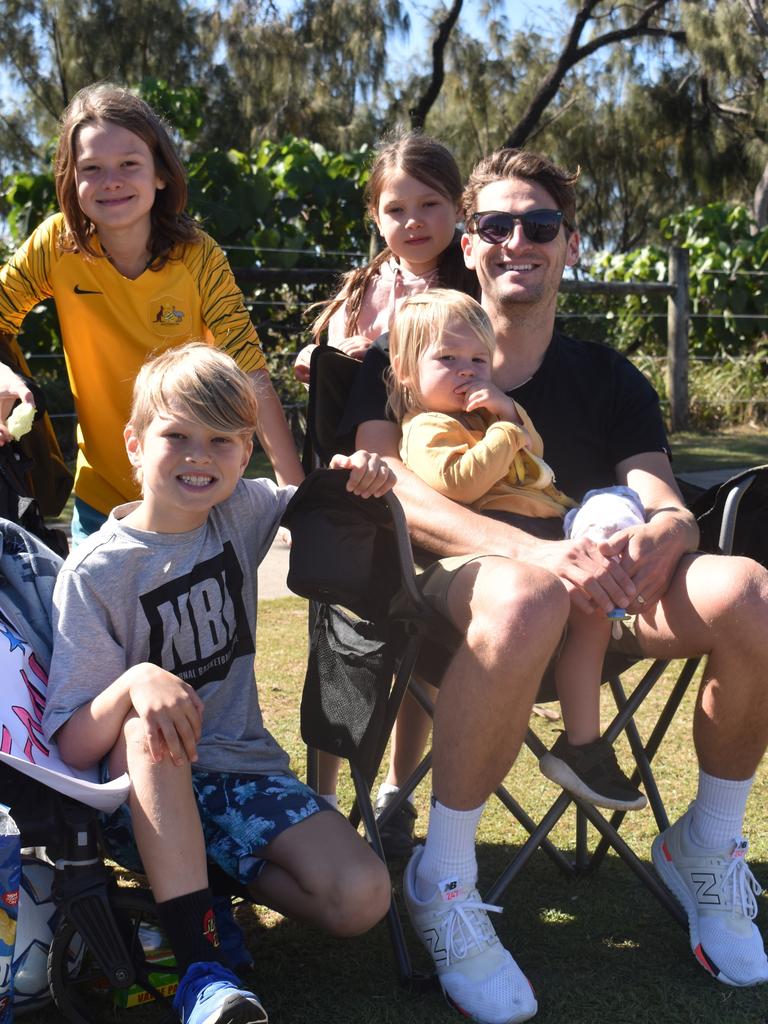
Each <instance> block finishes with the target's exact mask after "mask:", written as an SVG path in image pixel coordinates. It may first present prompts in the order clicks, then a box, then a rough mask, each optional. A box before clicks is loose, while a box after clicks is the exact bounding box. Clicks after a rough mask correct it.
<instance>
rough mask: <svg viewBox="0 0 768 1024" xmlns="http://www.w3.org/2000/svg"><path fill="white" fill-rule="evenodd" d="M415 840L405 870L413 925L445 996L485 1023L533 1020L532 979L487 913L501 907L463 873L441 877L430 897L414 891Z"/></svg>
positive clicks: (419, 848) (418, 850) (512, 1023)
mask: <svg viewBox="0 0 768 1024" xmlns="http://www.w3.org/2000/svg"><path fill="white" fill-rule="evenodd" d="M423 852H424V847H423V846H417V847H416V849H415V850H414V853H413V855H412V857H411V859H410V860H409V861H408V866H407V867H406V869H405V874H404V876H403V893H404V895H405V904H406V907H407V908H408V913H409V915H410V918H411V923H412V924H413V927H414V928H415V929H416V931H417V932H418V934H419V937H420V938H421V941H422V942H423V943H424V945H425V946H426V947H427V949H428V950H429V952H430V953H431V955H432V959H433V960H434V962H435V967H436V968H437V977H438V980H439V982H440V985H441V987H442V989H443V993H444V994H445V997H446V999H447V1000H448V1001H449V1002H450V1003H452V1004H453V1005H454V1006H455V1007H456V1009H457V1010H459V1011H460V1012H461V1013H463V1014H464V1015H465V1016H467V1017H471V1018H472V1019H473V1020H476V1021H480V1022H482V1024H517V1022H519V1021H524V1020H530V1018H531V1017H533V1016H534V1014H535V1013H536V1010H537V1009H538V1006H537V1004H536V997H535V996H534V994H533V989H532V987H531V983H530V982H529V981H528V979H527V978H526V977H525V975H524V974H523V972H522V971H521V970H520V968H519V967H518V966H517V964H516V963H515V961H514V960H513V959H512V956H511V954H510V953H509V952H507V950H506V949H504V947H503V946H502V944H501V942H500V941H499V939H498V936H497V935H496V932H495V931H494V930H493V925H492V924H491V922H490V921H489V919H488V913H487V912H488V911H489V910H491V911H495V912H500V911H501V907H494V906H491V905H489V904H487V903H483V902H482V900H481V899H480V895H479V893H478V891H477V889H474V888H473V889H471V890H468V889H462V888H461V886H460V884H459V879H457V878H452V879H446V880H445V881H443V882H441V883H440V885H439V886H438V887H437V889H436V891H435V895H434V896H433V897H432V899H431V900H427V901H423V900H420V899H418V898H417V896H416V869H417V867H418V864H419V861H420V860H421V855H422V853H423Z"/></svg>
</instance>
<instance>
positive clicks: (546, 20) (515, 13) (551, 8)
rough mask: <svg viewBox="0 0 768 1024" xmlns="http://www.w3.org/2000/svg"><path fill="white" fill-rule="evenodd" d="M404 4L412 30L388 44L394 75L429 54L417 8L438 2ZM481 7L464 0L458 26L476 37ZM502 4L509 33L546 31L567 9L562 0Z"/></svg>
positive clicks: (425, 8) (427, 36)
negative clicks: (527, 29) (401, 39)
mask: <svg viewBox="0 0 768 1024" xmlns="http://www.w3.org/2000/svg"><path fill="white" fill-rule="evenodd" d="M404 6H405V7H407V8H408V13H409V14H410V17H411V25H412V27H411V34H410V38H409V39H408V41H407V42H398V43H397V44H395V45H394V46H392V48H391V61H392V64H391V67H390V74H391V75H393V77H399V75H398V71H399V70H400V68H399V67H398V65H400V64H402V65H407V64H408V62H409V60H411V59H412V58H413V57H414V56H418V57H420V58H424V57H428V56H429V54H430V46H431V39H432V33H431V30H430V26H429V22H428V20H427V18H426V17H424V15H423V14H421V13H420V12H423V11H429V10H433V9H434V8H435V7H436V6H437V5H436V4H434V3H406V4H404ZM446 6H447V4H446ZM480 7H481V4H480V2H479V0H464V6H463V8H462V11H461V14H460V16H459V25H460V26H461V28H462V29H464V31H465V32H468V33H469V34H470V35H473V36H475V37H476V38H477V39H482V37H483V33H484V24H485V22H484V19H482V18H481V15H480V13H479V11H480ZM502 7H503V10H504V14H505V16H506V18H507V22H508V24H509V30H510V33H512V32H515V31H516V30H517V29H521V28H525V27H526V26H531V27H535V28H537V29H538V30H539V31H541V32H547V31H548V30H549V29H550V28H551V27H553V20H554V19H559V20H562V18H563V15H566V14H567V13H568V11H567V4H566V3H565V2H564V0H507V2H506V3H505V4H503V5H502Z"/></svg>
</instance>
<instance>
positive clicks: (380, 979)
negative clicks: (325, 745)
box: [29, 598, 768, 1024]
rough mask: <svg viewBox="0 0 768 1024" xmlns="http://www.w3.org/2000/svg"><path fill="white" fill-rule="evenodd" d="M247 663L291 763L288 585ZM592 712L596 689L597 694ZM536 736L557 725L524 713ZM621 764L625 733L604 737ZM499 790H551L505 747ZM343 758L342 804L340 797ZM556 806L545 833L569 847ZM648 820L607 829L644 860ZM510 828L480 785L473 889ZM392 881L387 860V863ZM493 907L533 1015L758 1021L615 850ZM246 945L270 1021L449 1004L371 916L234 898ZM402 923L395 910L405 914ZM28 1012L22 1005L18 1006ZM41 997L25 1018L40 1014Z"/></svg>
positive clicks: (674, 782)
mask: <svg viewBox="0 0 768 1024" xmlns="http://www.w3.org/2000/svg"><path fill="white" fill-rule="evenodd" d="M259 615H260V622H259V652H258V657H257V672H258V679H259V690H260V694H261V700H262V705H263V709H264V716H265V720H266V722H267V725H268V727H269V728H270V730H271V731H272V732H273V733H274V735H275V736H276V738H277V739H278V740H279V742H280V743H281V744H283V746H285V747H286V749H288V751H289V752H290V753H291V756H292V760H293V765H294V768H295V769H296V770H297V771H298V773H299V774H300V775H302V776H303V774H304V748H303V745H302V742H301V739H300V737H299V726H298V707H299V701H300V694H301V686H302V682H303V675H304V664H305V637H306V607H305V604H304V602H303V601H301V600H299V599H298V598H286V599H281V600H275V601H267V602H262V604H261V605H260V608H259ZM668 689H669V685H668V684H667V683H665V682H663V681H662V683H660V684H659V686H658V687H657V694H654V695H652V697H651V698H650V699H649V702H648V705H647V709H646V711H645V713H644V714H643V715H642V716H641V720H640V728H641V733H642V734H643V735H646V734H647V728H644V725H643V723H644V722H647V720H649V719H650V718H651V717H652V713H653V711H654V710H655V709H657V708H658V706H659V705H660V704H661V703H662V701H663V700H664V699H665V698H666V695H667V693H668ZM605 701H606V703H605V709H604V721H606V720H607V718H608V716H609V714H610V710H609V698H608V697H607V696H606V698H605ZM692 703H693V693H691V694H690V695H689V696H688V698H687V699H686V701H685V705H684V707H683V709H682V710H681V712H680V714H679V715H678V717H677V719H676V721H675V724H674V726H673V728H672V729H671V731H670V733H669V734H668V737H667V739H666V741H665V743H664V745H663V746H662V748H661V750H660V752H659V755H658V758H657V772H658V774H657V780H658V782H659V786H660V789H661V792H662V795H663V797H664V800H665V802H666V805H667V809H668V812H669V814H670V816H671V817H673V818H674V817H676V816H677V815H679V814H680V813H682V812H683V811H684V810H685V808H686V807H687V805H688V802H689V801H690V799H691V798H692V797H693V795H694V792H695V773H694V766H693V760H692V756H691V752H690V714H691V708H692ZM533 725H534V727H535V728H536V729H537V730H538V731H539V733H540V734H541V735H542V736H543V737H544V738H545V741H546V742H548V743H549V744H551V743H552V742H553V741H554V739H555V737H556V734H557V724H552V723H549V722H544V721H543V720H541V719H538V718H534V719H533ZM618 751H619V757H620V760H622V761H623V762H624V764H625V765H626V764H627V748H626V746H625V745H624V743H623V740H622V742H621V743H620V744H619V746H618ZM507 783H508V786H509V788H510V789H511V791H512V793H513V795H515V796H516V797H517V798H518V799H520V800H521V802H523V803H524V806H526V807H527V808H528V809H529V810H530V812H531V813H532V815H533V816H534V817H535V818H537V819H538V818H539V817H540V816H541V815H542V814H543V812H544V811H545V810H546V809H547V808H548V806H549V804H550V802H551V801H552V800H553V799H554V797H555V795H556V793H557V790H556V788H555V787H554V786H553V785H552V784H551V783H549V782H548V781H547V780H546V779H544V777H543V776H542V775H541V774H540V773H539V771H538V768H537V765H536V763H535V761H534V759H533V758H532V757H531V756H530V755H529V754H528V753H527V752H524V753H523V754H521V756H520V758H519V760H518V763H517V764H516V765H515V766H514V768H513V770H512V772H511V773H510V775H509V778H508V780H507ZM351 792H352V791H351V785H350V783H349V781H348V779H347V777H346V773H343V780H342V785H341V801H342V805H343V806H345V807H348V806H349V804H350V802H351ZM428 797H429V789H428V782H425V783H423V784H422V786H421V787H420V789H419V791H418V794H417V803H418V809H419V819H418V822H417V833H418V834H420V835H423V834H424V831H425V829H426V823H427V816H428V809H427V802H428ZM767 801H768V782H767V781H766V780H765V778H763V780H762V781H761V782H760V783H758V784H757V785H756V787H755V789H754V791H753V794H752V797H751V799H750V806H749V809H748V813H749V817H750V820H751V821H752V823H753V831H752V833H751V835H750V840H751V843H752V848H751V864H752V867H753V869H754V871H755V874H756V875H757V877H758V879H759V880H760V881H761V883H762V884H768V832H767V831H766V828H765V814H764V810H765V807H766V802H767ZM572 825H573V818H572V812H568V813H567V814H566V816H565V818H564V819H563V821H562V822H561V824H560V826H558V829H557V830H556V832H555V840H556V841H557V842H558V843H559V844H560V845H561V846H563V847H564V848H566V849H572V847H573V838H572ZM654 834H655V825H654V821H653V817H652V815H651V814H650V812H649V811H648V810H645V811H641V812H636V813H634V814H630V815H628V817H627V818H626V819H625V822H624V828H623V835H624V837H625V838H626V839H627V841H628V842H629V843H630V845H632V846H633V847H634V848H635V849H636V850H637V851H638V853H639V854H640V855H641V856H642V857H643V859H647V858H648V856H649V851H650V844H651V841H652V839H653V837H654ZM524 838H525V834H524V833H523V830H522V829H521V828H520V827H519V826H518V825H517V824H516V823H514V822H512V819H511V818H509V816H508V815H507V813H506V812H505V811H503V809H502V808H501V805H500V804H499V803H498V801H497V800H496V799H495V798H493V799H492V800H491V802H490V803H489V805H488V808H487V809H486V812H485V815H484V816H483V819H482V822H481V826H480V832H479V848H478V854H479V864H480V891H481V893H482V892H483V891H484V890H486V889H487V888H488V887H489V886H490V885H491V884H492V883H493V881H494V880H495V878H496V877H497V875H498V874H499V872H500V871H501V870H502V868H503V867H504V866H505V864H506V863H507V862H508V860H509V859H510V857H511V856H512V854H513V853H514V852H515V850H516V849H517V848H519V846H520V845H521V844H522V842H523V841H524ZM393 881H394V883H395V887H396V889H399V885H400V875H399V872H398V871H397V870H395V871H393ZM759 903H760V917H759V919H758V920H759V924H760V926H761V927H762V929H763V933H764V934H765V933H766V928H767V926H768V906H767V905H766V904H767V903H768V901H767V900H766V898H765V897H761V898H760V900H759ZM503 906H504V912H503V913H502V914H499V915H493V921H494V924H495V925H496V928H497V930H498V933H499V935H500V936H501V939H502V941H503V942H504V943H505V944H506V945H508V947H509V948H510V949H511V950H512V952H513V954H514V955H515V957H516V958H517V959H518V961H519V963H520V964H521V966H522V967H523V969H524V970H525V972H526V973H527V975H528V976H529V978H530V980H531V982H532V983H533V985H534V987H535V989H536V992H537V996H538V999H539V1007H540V1008H539V1013H538V1016H537V1018H536V1020H537V1022H539V1024H595V1022H597V1024H659V1021H662V1022H665V1024H667V1022H669V1024H689V1022H690V1024H694V1022H695V1024H768V993H767V992H766V991H765V989H762V990H759V989H758V990H756V989H751V990H739V989H731V988H727V987H725V986H722V985H719V984H718V983H717V982H714V981H712V980H711V979H710V978H709V977H708V976H707V975H706V974H705V972H704V971H703V969H702V968H701V967H699V966H698V964H697V962H696V961H695V960H694V957H693V955H692V954H691V952H690V950H689V947H688V939H687V934H686V933H684V932H683V931H682V930H681V929H680V928H679V927H678V925H677V924H675V923H674V922H673V921H672V919H671V918H670V917H669V916H668V915H667V913H666V911H665V910H663V909H662V908H661V906H660V905H659V904H658V903H657V902H656V900H655V899H654V897H653V896H652V895H651V894H650V893H649V892H647V891H646V890H645V889H644V888H643V887H642V886H641V884H640V883H639V882H638V881H637V880H636V879H635V877H634V875H632V874H631V873H630V871H629V870H628V869H627V868H626V867H625V866H624V864H623V863H622V862H621V861H619V860H618V858H616V857H613V856H609V857H608V859H607V860H606V862H605V863H604V864H603V865H602V867H601V868H600V870H599V872H598V873H597V874H596V875H595V876H594V877H589V878H585V879H582V880H579V881H576V882H573V881H567V880H565V879H564V878H563V877H562V876H561V875H560V874H559V873H558V871H557V870H556V868H555V867H554V866H553V865H552V864H551V862H550V861H549V860H548V859H547V858H546V857H545V856H544V855H543V854H541V853H540V852H539V853H536V854H535V855H534V857H533V858H532V860H531V862H530V863H529V864H528V865H527V867H526V868H525V870H524V871H523V873H522V874H521V875H520V876H519V878H518V879H516V880H515V881H514V882H513V883H512V884H511V886H510V887H509V888H508V889H507V891H506V893H505V894H504V896H503ZM237 916H238V919H239V921H240V923H241V924H242V925H243V926H244V927H245V928H246V930H247V932H248V935H249V941H250V945H251V948H252V950H253V952H254V955H255V958H256V964H257V966H256V969H255V971H254V972H253V974H252V975H249V976H248V977H247V978H245V979H244V980H246V981H247V982H248V984H250V985H251V987H252V988H253V989H254V990H255V991H257V992H258V993H259V995H260V996H261V998H262V1000H263V1002H264V1005H265V1006H266V1007H267V1010H268V1012H269V1015H270V1020H271V1021H272V1022H273V1024H308V1022H310V1021H311V1022H312V1024H360V1022H363V1021H365V1024H395V1022H397V1024H423V1022H424V1021H429V1022H434V1024H440V1022H443V1021H444V1022H446V1024H449V1022H453V1024H457V1022H458V1021H459V1020H460V1017H459V1016H458V1014H457V1013H456V1012H455V1011H453V1010H451V1009H450V1008H449V1007H448V1006H447V1004H445V1003H444V1001H443V999H442V997H441V995H440V994H439V992H436V991H427V992H423V993H412V992H409V991H406V990H405V989H403V988H402V987H401V986H400V985H399V984H398V980H397V975H396V971H395V967H394V963H393V960H392V957H391V953H390V947H389V940H388V934H387V929H386V926H385V924H383V923H382V924H380V925H378V926H377V927H376V928H375V929H373V930H372V931H371V932H370V933H369V934H368V935H365V936H363V937H361V938H358V939H352V940H343V941H342V940H336V939H331V938H328V937H326V936H324V935H322V934H318V933H316V932H313V931H311V930H309V929H308V928H306V927H304V926H301V925H297V924H294V923H293V922H290V921H286V920H284V919H283V918H281V917H280V916H279V915H277V914H274V913H272V912H269V911H266V910H264V909H260V908H254V907H252V906H250V905H247V904H240V906H239V907H238V909H237ZM406 928H407V925H406ZM408 937H409V942H410V944H411V950H412V953H413V955H414V960H415V963H416V964H417V965H418V966H421V967H423V968H426V967H427V966H428V961H427V958H426V954H425V953H424V952H423V951H422V950H421V948H420V947H419V946H418V944H417V942H416V940H415V939H414V937H413V936H412V934H411V933H410V931H408ZM29 1019H30V1021H31V1020H33V1018H32V1017H30V1018H29ZM121 1019H122V1020H126V1019H127V1020H129V1021H135V1022H136V1024H142V1021H143V1019H144V1013H143V1012H142V1011H141V1010H139V1009H136V1010H131V1011H129V1013H128V1014H127V1015H124V1016H122V1017H121ZM59 1020H60V1017H59V1016H58V1015H57V1014H56V1013H55V1011H53V1010H51V1009H49V1010H45V1011H40V1012H39V1013H37V1014H36V1015H35V1016H34V1024H54V1022H56V1021H59Z"/></svg>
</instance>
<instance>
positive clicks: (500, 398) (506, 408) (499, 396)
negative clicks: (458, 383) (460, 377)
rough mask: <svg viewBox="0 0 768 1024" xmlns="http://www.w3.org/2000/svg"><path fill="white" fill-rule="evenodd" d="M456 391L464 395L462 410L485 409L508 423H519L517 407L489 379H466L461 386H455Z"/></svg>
mask: <svg viewBox="0 0 768 1024" xmlns="http://www.w3.org/2000/svg"><path fill="white" fill-rule="evenodd" d="M456 393H457V394H459V395H461V394H463V395H464V411H465V412H474V411H475V410H476V409H487V410H488V412H492V413H493V414H494V415H495V416H498V417H499V418H500V419H502V420H506V421H507V422H508V423H518V424H519V423H521V422H522V421H521V419H520V417H519V415H518V413H517V407H516V405H515V403H514V402H513V401H512V399H511V398H510V397H509V395H505V394H504V392H503V391H501V390H500V389H499V388H497V387H496V385H495V384H491V382H490V381H481V380H473V381H467V383H466V385H465V386H464V387H463V388H457V389H456Z"/></svg>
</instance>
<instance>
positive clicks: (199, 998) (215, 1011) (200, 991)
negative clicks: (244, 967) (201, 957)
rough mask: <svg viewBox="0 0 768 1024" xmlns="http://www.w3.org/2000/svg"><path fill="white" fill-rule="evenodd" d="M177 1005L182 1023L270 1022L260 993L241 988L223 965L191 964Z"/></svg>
mask: <svg viewBox="0 0 768 1024" xmlns="http://www.w3.org/2000/svg"><path fill="white" fill-rule="evenodd" d="M173 1008H174V1010H175V1011H176V1013H177V1014H178V1015H179V1020H180V1021H181V1024H267V1022H268V1017H267V1013H266V1010H265V1009H264V1007H263V1006H262V1005H261V1003H260V1002H259V999H258V996H255V995H254V994H253V992H247V991H246V990H245V989H242V988H240V982H239V981H238V980H237V978H236V977H235V975H234V974H233V973H232V972H231V971H229V970H227V968H226V967H224V966H223V965H222V964H219V963H215V962H211V963H196V964H191V965H190V966H189V967H188V968H187V971H186V973H185V974H184V977H183V978H182V979H181V981H180V982H179V987H178V989H177V990H176V995H175V996H174V997H173Z"/></svg>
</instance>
